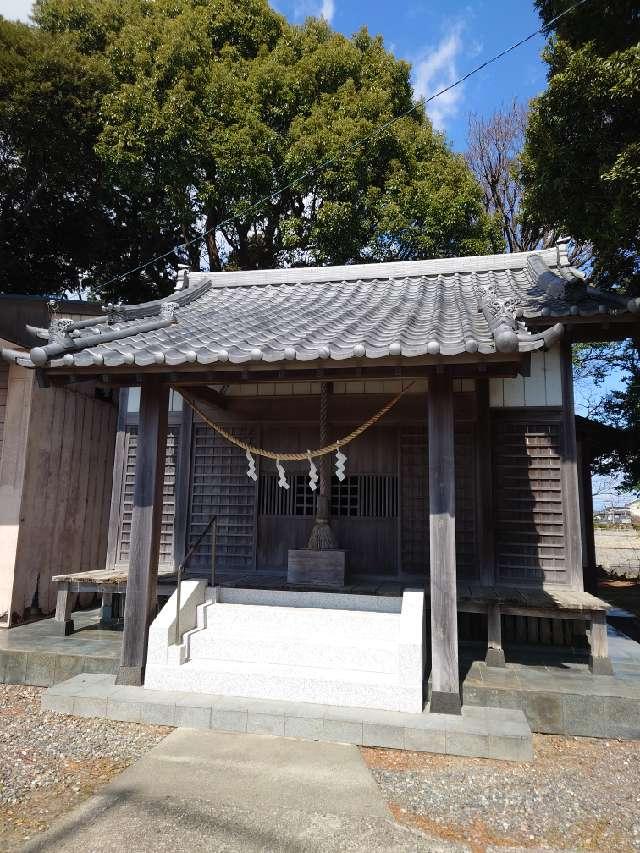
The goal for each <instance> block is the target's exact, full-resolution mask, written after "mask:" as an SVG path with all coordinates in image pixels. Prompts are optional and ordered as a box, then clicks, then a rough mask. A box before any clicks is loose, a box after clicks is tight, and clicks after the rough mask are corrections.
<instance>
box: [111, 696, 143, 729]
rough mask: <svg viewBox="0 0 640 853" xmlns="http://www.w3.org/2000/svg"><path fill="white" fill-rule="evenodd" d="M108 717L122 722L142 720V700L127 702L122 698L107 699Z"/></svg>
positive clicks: (138, 721)
mask: <svg viewBox="0 0 640 853" xmlns="http://www.w3.org/2000/svg"><path fill="white" fill-rule="evenodd" d="M107 717H108V718H109V719H110V720H119V721H120V722H122V723H140V722H142V702H126V701H121V700H120V699H114V698H109V699H107Z"/></svg>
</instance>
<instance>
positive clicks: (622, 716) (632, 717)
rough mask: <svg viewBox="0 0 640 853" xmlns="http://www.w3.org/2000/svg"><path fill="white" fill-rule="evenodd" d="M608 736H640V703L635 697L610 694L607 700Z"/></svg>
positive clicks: (624, 738) (625, 737)
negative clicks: (629, 697) (628, 697)
mask: <svg viewBox="0 0 640 853" xmlns="http://www.w3.org/2000/svg"><path fill="white" fill-rule="evenodd" d="M605 717H606V731H607V737H617V738H621V739H623V740H635V739H636V738H640V704H639V703H638V702H637V701H636V700H635V699H627V698H622V697H618V696H610V697H609V698H607V699H606V700H605Z"/></svg>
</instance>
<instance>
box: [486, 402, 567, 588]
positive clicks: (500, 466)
mask: <svg viewBox="0 0 640 853" xmlns="http://www.w3.org/2000/svg"><path fill="white" fill-rule="evenodd" d="M561 430H562V427H561V424H560V423H559V422H558V420H557V418H550V419H549V421H548V422H545V421H544V420H543V419H542V417H540V416H536V417H535V419H532V420H527V419H526V418H523V417H522V416H521V415H511V416H510V414H509V413H506V412H500V413H496V414H495V415H494V420H493V458H494V466H493V470H494V486H495V488H494V502H495V518H496V551H495V552H496V568H497V572H498V577H499V578H500V579H501V580H507V581H530V582H533V581H547V582H552V583H563V582H565V581H566V576H567V572H566V548H565V520H564V513H563V504H562V482H561V440H562V432H561Z"/></svg>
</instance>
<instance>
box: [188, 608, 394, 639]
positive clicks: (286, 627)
mask: <svg viewBox="0 0 640 853" xmlns="http://www.w3.org/2000/svg"><path fill="white" fill-rule="evenodd" d="M202 618H203V619H204V622H205V624H206V626H207V630H209V629H212V630H216V631H220V632H221V633H222V632H224V633H225V635H226V636H229V633H230V632H231V633H233V634H239V633H248V634H251V635H253V636H255V637H264V636H267V635H277V636H280V637H283V636H287V635H292V636H295V637H297V638H299V637H301V636H305V634H306V635H309V636H314V637H318V636H320V634H323V635H326V636H327V637H328V638H330V637H335V636H336V635H339V636H340V637H341V638H342V639H345V638H346V639H351V638H354V639H358V640H360V641H362V642H364V641H367V640H370V641H372V642H374V641H376V640H382V641H383V642H397V641H398V637H399V631H400V615H399V614H397V613H375V612H366V611H354V610H328V609H322V608H315V607H278V606H263V605H258V604H225V603H219V602H215V603H213V602H212V603H209V604H207V605H205V607H204V608H203V614H202Z"/></svg>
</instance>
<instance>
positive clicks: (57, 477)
mask: <svg viewBox="0 0 640 853" xmlns="http://www.w3.org/2000/svg"><path fill="white" fill-rule="evenodd" d="M30 407H31V408H30V417H29V426H28V435H27V436H26V448H25V467H24V478H23V487H22V497H21V508H20V526H19V534H18V541H17V548H16V553H15V567H14V577H13V592H12V597H11V598H12V600H11V621H12V622H14V621H16V620H19V619H20V618H22V615H23V614H24V611H25V610H26V609H27V608H31V607H34V608H39V609H40V610H41V611H42V612H43V613H49V612H51V611H52V610H53V609H54V608H55V597H56V589H55V587H54V585H53V584H52V583H51V576H52V575H55V574H58V573H62V572H65V573H68V572H76V571H80V570H86V569H100V568H104V565H105V557H106V542H107V528H108V517H109V504H110V499H111V477H112V470H113V447H114V439H115V429H116V408H115V406H114V404H113V403H112V402H110V401H107V400H104V399H98V398H97V397H96V395H95V389H94V388H93V386H92V385H90V384H88V383H87V384H85V385H84V386H79V387H78V388H77V389H74V390H66V389H60V388H47V389H42V388H39V387H38V386H37V384H35V383H33V387H32V396H31V401H30Z"/></svg>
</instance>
